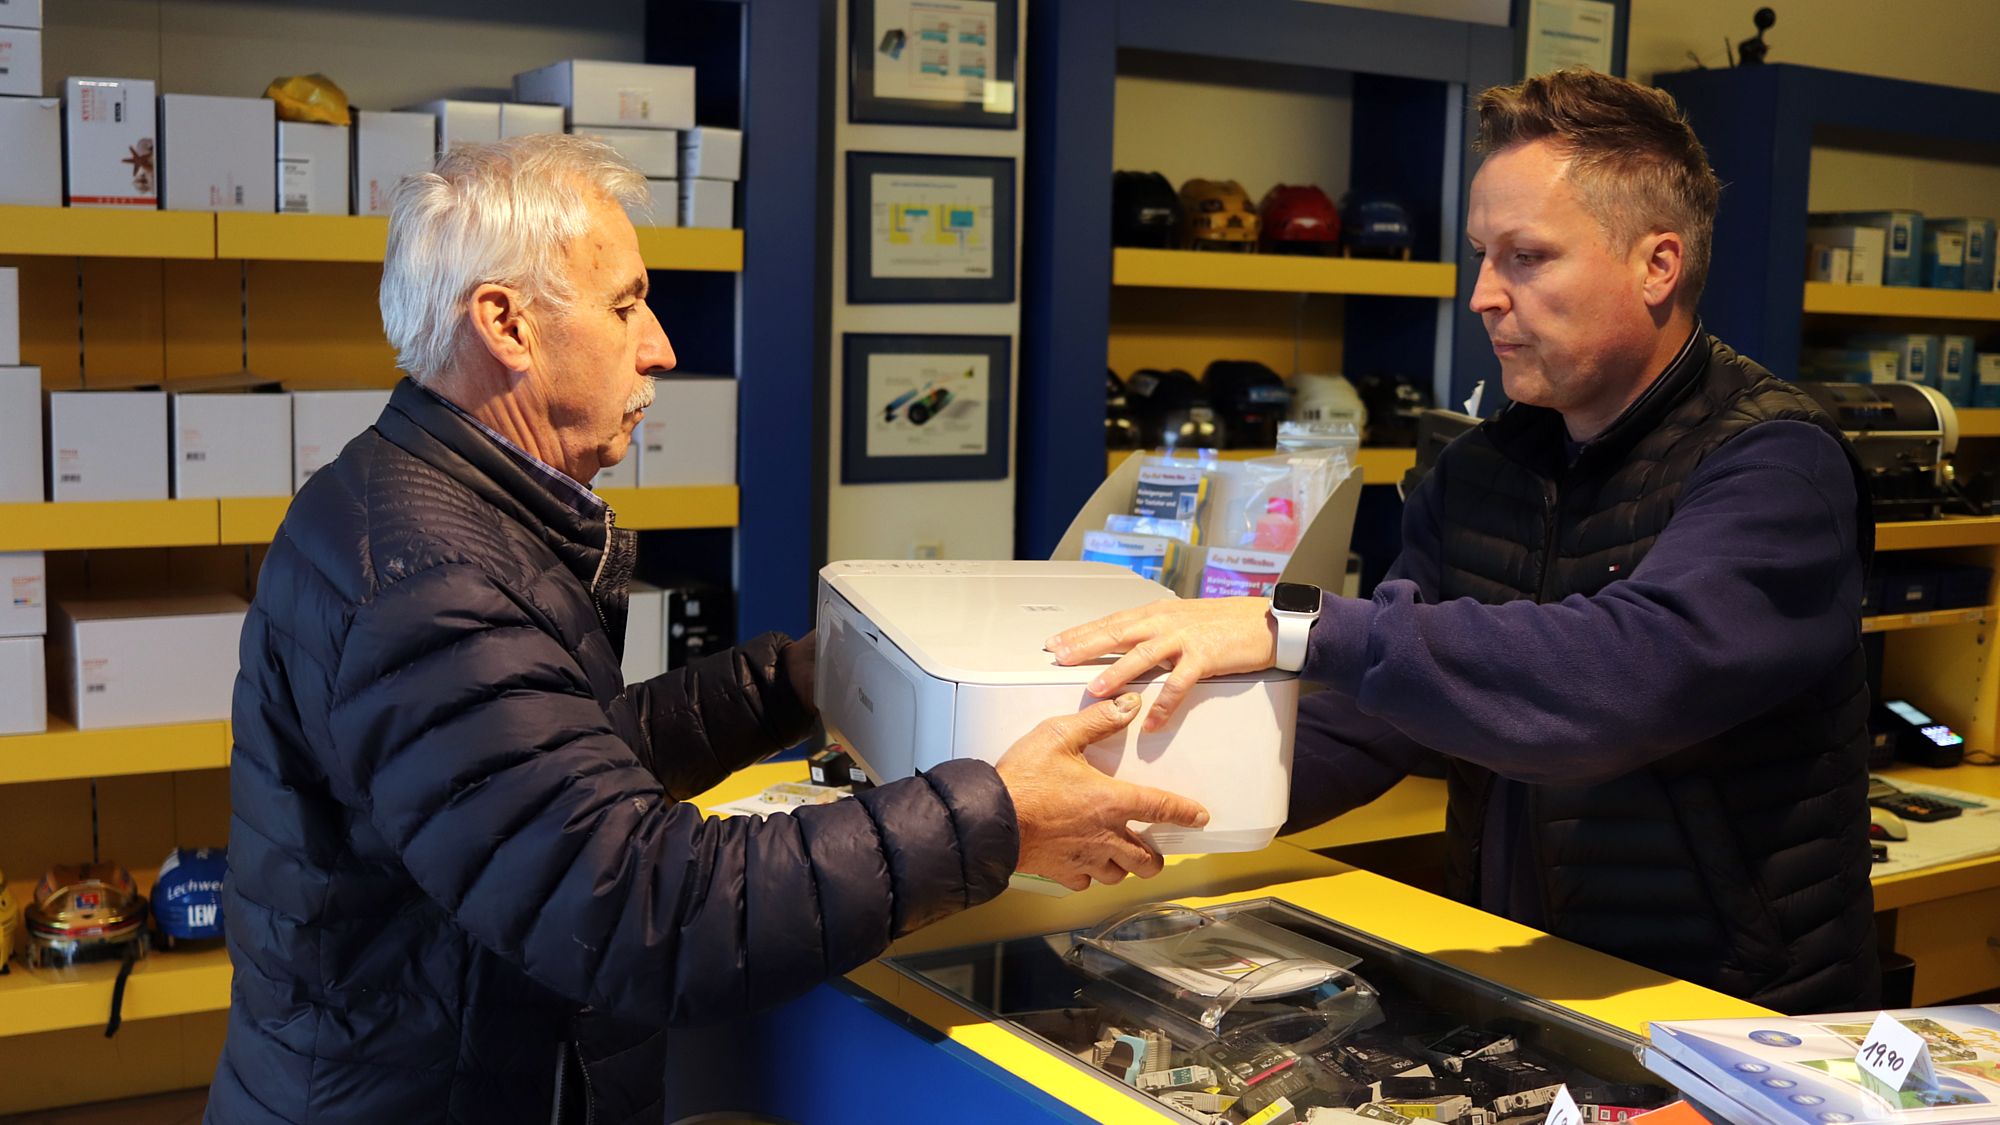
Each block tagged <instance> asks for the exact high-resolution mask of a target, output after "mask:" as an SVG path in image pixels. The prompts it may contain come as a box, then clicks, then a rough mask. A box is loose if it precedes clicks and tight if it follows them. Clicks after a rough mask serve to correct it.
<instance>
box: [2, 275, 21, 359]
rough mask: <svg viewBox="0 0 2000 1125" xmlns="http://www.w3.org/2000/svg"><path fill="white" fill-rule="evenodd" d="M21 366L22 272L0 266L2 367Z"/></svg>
mask: <svg viewBox="0 0 2000 1125" xmlns="http://www.w3.org/2000/svg"><path fill="white" fill-rule="evenodd" d="M20 365H21V271H20V270H19V269H17V268H15V267H14V266H0V367H19V366H20Z"/></svg>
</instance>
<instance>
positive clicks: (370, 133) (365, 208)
mask: <svg viewBox="0 0 2000 1125" xmlns="http://www.w3.org/2000/svg"><path fill="white" fill-rule="evenodd" d="M437 127H438V125H437V118H436V117H434V116H432V115H431V114H428V113H381V112H377V111H372V110H366V109H364V110H358V111H356V112H355V114H354V213H355V214H357V215H386V214H388V213H389V193H390V192H392V191H394V190H395V189H396V184H397V183H398V182H399V181H401V180H402V178H403V177H404V176H410V175H415V174H416V173H419V172H428V171H430V167H431V165H432V164H433V163H435V162H436V160H437Z"/></svg>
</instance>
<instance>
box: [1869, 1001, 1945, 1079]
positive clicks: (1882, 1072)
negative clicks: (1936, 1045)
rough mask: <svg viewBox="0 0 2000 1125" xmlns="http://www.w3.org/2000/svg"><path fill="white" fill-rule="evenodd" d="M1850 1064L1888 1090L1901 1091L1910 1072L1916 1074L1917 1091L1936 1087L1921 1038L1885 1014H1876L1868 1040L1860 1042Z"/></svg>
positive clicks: (1927, 1054)
mask: <svg viewBox="0 0 2000 1125" xmlns="http://www.w3.org/2000/svg"><path fill="white" fill-rule="evenodd" d="M1854 1063H1855V1065H1856V1066H1859V1067H1860V1068H1861V1069H1862V1071H1863V1072H1865V1073H1867V1074H1869V1075H1872V1076H1874V1077H1875V1078H1877V1079H1880V1080H1881V1081H1882V1082H1884V1083H1886V1084H1887V1085H1888V1087H1889V1089H1890V1090H1901V1089H1902V1088H1903V1082H1904V1080H1905V1079H1907V1078H1909V1076H1910V1075H1911V1074H1912V1073H1915V1074H1916V1076H1917V1081H1918V1083H1919V1086H1920V1088H1923V1089H1929V1088H1930V1087H1933V1086H1936V1085H1937V1075H1936V1074H1935V1073H1934V1072H1932V1070H1931V1056H1930V1049H1929V1048H1927V1047H1925V1046H1924V1041H1923V1038H1922V1037H1921V1036H1919V1035H1918V1034H1917V1033H1916V1032H1914V1031H1911V1030H1910V1029H1909V1028H1907V1027H1904V1026H1903V1025H1902V1024H1901V1023H1898V1022H1897V1021H1896V1020H1895V1019H1893V1018H1891V1017H1890V1015H1889V1013H1887V1012H1882V1013H1879V1014H1878V1015H1876V1017H1875V1023H1874V1024H1873V1025H1872V1026H1870V1027H1869V1028H1868V1038H1866V1039H1864V1040H1862V1041H1861V1050H1859V1051H1857V1052H1855V1054H1854Z"/></svg>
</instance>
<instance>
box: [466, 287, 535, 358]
mask: <svg viewBox="0 0 2000 1125" xmlns="http://www.w3.org/2000/svg"><path fill="white" fill-rule="evenodd" d="M470 307H471V310H472V334H473V336H474V337H475V338H476V339H477V340H478V341H479V345H480V346H481V347H483V348H485V349H486V352H487V354H488V355H491V356H492V357H493V360H494V362H496V363H498V364H499V365H500V366H502V367H504V368H506V369H507V370H508V371H511V372H513V373H514V374H516V375H522V374H526V373H527V371H528V368H529V366H530V365H531V362H532V349H531V346H530V345H531V338H532V331H533V330H532V328H531V327H530V326H529V324H528V322H527V320H526V318H525V317H523V316H522V312H523V307H524V306H523V302H522V300H521V294H520V293H519V292H517V291H515V290H513V289H509V288H508V287H507V286H505V285H495V284H493V283H491V282H488V283H487V284H485V285H481V286H480V287H479V288H477V289H474V290H473V291H472V300H471V302H470Z"/></svg>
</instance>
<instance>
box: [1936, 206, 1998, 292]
mask: <svg viewBox="0 0 2000 1125" xmlns="http://www.w3.org/2000/svg"><path fill="white" fill-rule="evenodd" d="M1924 229H1925V230H1926V231H1929V230H1948V231H1956V232H1957V233H1959V234H1962V235H1964V236H1965V276H1964V278H1963V279H1962V283H1961V286H1960V287H1961V288H1964V289H1972V290H1977V291H1978V292H1981V293H1984V292H1987V291H1989V290H1991V289H1992V288H1993V255H1994V246H1993V236H1994V233H1995V230H1994V223H1993V220H1992V219H1925V220H1924Z"/></svg>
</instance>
